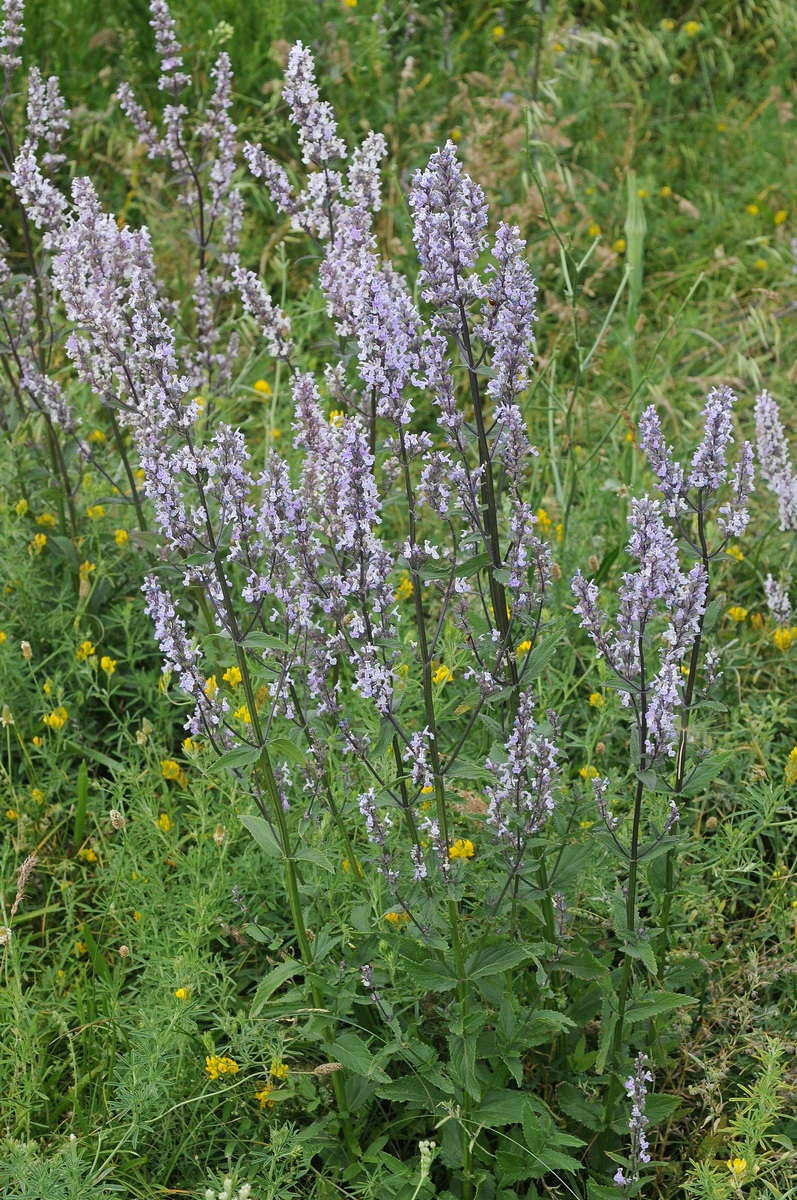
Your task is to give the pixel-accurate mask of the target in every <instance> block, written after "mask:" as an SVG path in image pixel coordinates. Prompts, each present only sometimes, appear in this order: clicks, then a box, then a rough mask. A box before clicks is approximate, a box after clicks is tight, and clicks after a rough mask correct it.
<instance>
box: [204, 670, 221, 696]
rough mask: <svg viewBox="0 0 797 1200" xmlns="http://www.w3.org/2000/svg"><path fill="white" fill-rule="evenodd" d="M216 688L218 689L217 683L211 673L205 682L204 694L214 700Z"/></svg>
mask: <svg viewBox="0 0 797 1200" xmlns="http://www.w3.org/2000/svg"><path fill="white" fill-rule="evenodd" d="M218 690H219V685H218V683H217V682H216V676H215V675H211V677H210V679H208V681H207V682H206V684H205V695H206V696H207V698H208V700H214V699H215V698H216V692H217V691H218Z"/></svg>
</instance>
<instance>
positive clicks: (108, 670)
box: [100, 654, 116, 675]
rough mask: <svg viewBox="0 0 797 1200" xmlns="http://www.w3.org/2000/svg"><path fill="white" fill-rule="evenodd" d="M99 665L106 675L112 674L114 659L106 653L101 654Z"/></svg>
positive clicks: (114, 667)
mask: <svg viewBox="0 0 797 1200" xmlns="http://www.w3.org/2000/svg"><path fill="white" fill-rule="evenodd" d="M100 666H101V667H102V669H103V671H104V672H105V674H106V675H113V673H114V671H115V670H116V659H115V658H111V657H110V655H108V654H103V656H102V658H101V659H100Z"/></svg>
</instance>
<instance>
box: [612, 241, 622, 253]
mask: <svg viewBox="0 0 797 1200" xmlns="http://www.w3.org/2000/svg"><path fill="white" fill-rule="evenodd" d="M612 250H614V252H615V254H625V238H618V239H617V241H616V242H612Z"/></svg>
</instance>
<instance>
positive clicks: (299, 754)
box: [268, 737, 307, 767]
mask: <svg viewBox="0 0 797 1200" xmlns="http://www.w3.org/2000/svg"><path fill="white" fill-rule="evenodd" d="M268 751H269V754H278V755H279V756H280V757H281V758H287V760H288V762H292V763H293V764H294V766H296V767H303V766H305V764H306V762H307V755H306V754H305V752H304V751H303V750H301V749H300V748H299V747H298V746H297V745H295V743H294V742H292V741H291V739H290V738H286V737H276V738H270V739H269V743H268Z"/></svg>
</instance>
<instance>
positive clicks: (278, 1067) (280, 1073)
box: [268, 1058, 290, 1079]
mask: <svg viewBox="0 0 797 1200" xmlns="http://www.w3.org/2000/svg"><path fill="white" fill-rule="evenodd" d="M289 1071H290V1067H289V1066H288V1064H287V1063H284V1062H280V1060H279V1059H278V1058H275V1059H274V1061H273V1062H272V1064H271V1066H270V1067H269V1069H268V1073H269V1075H273V1076H274V1078H275V1079H287V1078H288V1072H289Z"/></svg>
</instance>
